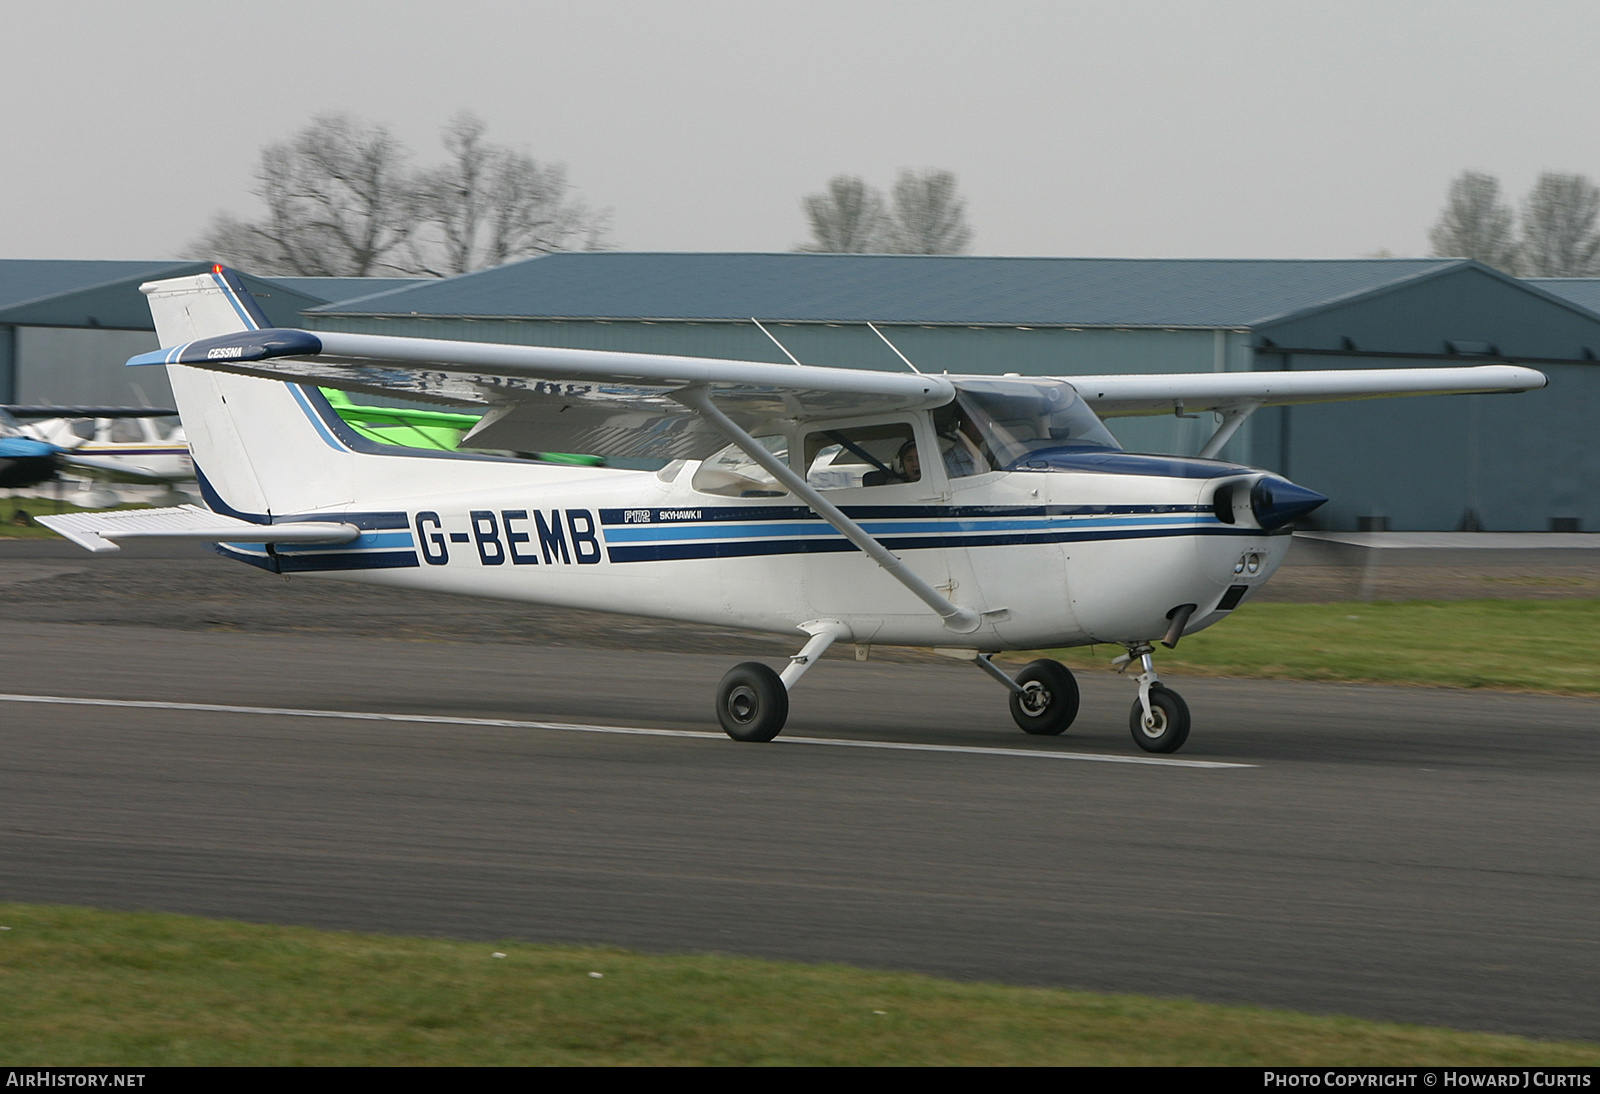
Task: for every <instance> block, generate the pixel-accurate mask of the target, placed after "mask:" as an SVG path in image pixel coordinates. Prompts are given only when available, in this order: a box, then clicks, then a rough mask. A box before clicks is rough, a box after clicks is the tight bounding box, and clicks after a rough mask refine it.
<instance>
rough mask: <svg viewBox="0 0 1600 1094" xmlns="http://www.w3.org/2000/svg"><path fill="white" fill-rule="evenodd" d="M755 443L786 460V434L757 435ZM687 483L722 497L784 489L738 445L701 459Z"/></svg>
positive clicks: (780, 494) (769, 493) (770, 495)
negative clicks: (773, 435)
mask: <svg viewBox="0 0 1600 1094" xmlns="http://www.w3.org/2000/svg"><path fill="white" fill-rule="evenodd" d="M756 443H757V444H759V445H760V446H761V447H762V448H765V449H766V450H767V451H768V452H771V453H772V454H773V455H774V456H776V457H778V459H780V460H783V461H784V462H785V463H787V462H788V460H789V438H788V437H783V436H776V437H757V438H756ZM690 485H691V486H693V487H694V488H695V489H696V490H698V491H700V493H702V494H717V495H720V496H722V497H725V498H781V497H783V496H784V495H785V494H787V493H788V491H787V490H785V489H784V488H783V486H782V485H781V484H780V483H779V482H778V480H777V479H775V478H773V477H772V476H771V475H770V474H768V473H767V469H766V468H764V467H762V466H761V465H760V464H759V463H757V462H756V461H755V460H752V459H751V458H750V457H749V456H747V455H745V452H744V450H743V449H742V448H740V447H739V446H738V445H733V444H730V445H729V446H728V447H727V448H724V449H723V450H722V451H721V452H718V453H717V454H716V455H714V456H711V457H710V458H708V459H706V460H703V461H701V463H700V466H699V467H698V468H697V469H696V470H695V473H694V478H693V479H691V480H690Z"/></svg>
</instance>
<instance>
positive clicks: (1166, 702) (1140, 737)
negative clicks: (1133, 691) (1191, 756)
mask: <svg viewBox="0 0 1600 1094" xmlns="http://www.w3.org/2000/svg"><path fill="white" fill-rule="evenodd" d="M1128 728H1129V729H1130V730H1132V731H1133V740H1134V743H1135V744H1137V745H1138V746H1139V747H1140V748H1142V749H1144V750H1145V751H1146V752H1176V751H1178V749H1180V748H1182V747H1183V742H1184V741H1187V740H1188V739H1189V704H1187V703H1185V702H1184V701H1183V696H1181V695H1179V694H1178V693H1177V692H1175V691H1173V690H1172V689H1171V688H1164V687H1161V686H1160V685H1159V684H1158V685H1156V686H1155V687H1153V688H1151V689H1150V722H1149V724H1146V723H1145V720H1144V707H1143V705H1141V704H1140V702H1139V701H1138V700H1137V699H1135V700H1134V702H1133V711H1132V713H1130V714H1129V715H1128Z"/></svg>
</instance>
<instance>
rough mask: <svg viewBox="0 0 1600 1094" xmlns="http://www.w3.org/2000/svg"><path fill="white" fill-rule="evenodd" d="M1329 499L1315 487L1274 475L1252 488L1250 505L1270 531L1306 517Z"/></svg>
mask: <svg viewBox="0 0 1600 1094" xmlns="http://www.w3.org/2000/svg"><path fill="white" fill-rule="evenodd" d="M1327 500H1328V499H1327V498H1325V497H1323V496H1322V495H1321V494H1319V493H1317V492H1316V491H1315V490H1307V489H1306V488H1305V487H1303V486H1296V485H1295V484H1294V483H1292V482H1290V481H1289V480H1288V479H1279V478H1272V477H1269V478H1265V479H1262V480H1261V481H1259V482H1257V483H1256V485H1255V487H1254V488H1253V489H1252V490H1251V491H1250V508H1251V510H1252V511H1253V512H1254V513H1255V516H1256V523H1257V524H1259V525H1261V527H1263V528H1265V529H1267V530H1268V531H1271V530H1272V529H1274V528H1282V527H1283V526H1284V525H1286V524H1288V523H1290V522H1291V521H1293V520H1296V519H1298V518H1300V517H1303V516H1305V515H1306V514H1307V513H1309V512H1311V510H1313V509H1315V508H1316V507H1317V506H1319V505H1322V504H1324V503H1325V502H1326V501H1327Z"/></svg>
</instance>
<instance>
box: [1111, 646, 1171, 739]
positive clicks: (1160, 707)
mask: <svg viewBox="0 0 1600 1094" xmlns="http://www.w3.org/2000/svg"><path fill="white" fill-rule="evenodd" d="M1154 654H1155V651H1154V650H1153V649H1152V648H1151V647H1150V645H1149V644H1148V643H1145V644H1143V645H1138V646H1129V647H1128V652H1127V653H1125V654H1123V655H1122V656H1121V657H1119V658H1117V659H1116V660H1115V661H1113V662H1111V663H1112V664H1113V665H1115V666H1116V668H1117V671H1118V672H1126V671H1127V669H1128V666H1129V665H1131V664H1133V662H1135V661H1137V662H1139V665H1140V667H1141V668H1143V669H1144V671H1143V672H1141V673H1140V674H1139V677H1138V680H1139V698H1138V701H1137V702H1135V703H1134V704H1133V710H1131V711H1129V712H1128V729H1129V730H1131V731H1132V733H1133V743H1134V744H1136V745H1138V746H1139V747H1140V748H1142V749H1144V750H1145V751H1146V752H1176V751H1178V749H1180V748H1182V747H1183V742H1184V741H1187V740H1188V739H1189V704H1187V703H1185V702H1184V701H1183V696H1181V695H1179V694H1178V693H1177V692H1175V691H1173V690H1172V689H1171V688H1169V687H1164V686H1162V683H1161V680H1160V678H1159V677H1158V676H1156V663H1155V657H1154Z"/></svg>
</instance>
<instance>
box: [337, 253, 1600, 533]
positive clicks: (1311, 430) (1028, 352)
mask: <svg viewBox="0 0 1600 1094" xmlns="http://www.w3.org/2000/svg"><path fill="white" fill-rule="evenodd" d="M752 318H754V319H759V320H761V322H762V323H763V324H764V325H766V326H767V327H768V329H769V330H770V331H772V333H773V334H774V335H776V337H777V338H778V340H780V341H781V342H782V343H783V345H784V346H785V347H786V348H787V349H788V351H789V352H790V353H792V354H794V356H795V357H796V358H798V359H799V360H800V361H802V362H804V363H806V364H827V365H836V366H843V367H850V368H903V367H905V366H904V365H903V364H902V363H901V362H900V361H899V359H898V358H897V357H896V356H895V355H894V353H893V352H892V351H891V350H890V348H889V347H888V346H887V345H885V344H884V342H883V341H882V340H880V339H879V338H878V337H877V336H876V335H874V334H873V333H872V331H871V330H870V329H868V327H867V326H866V324H867V323H869V322H871V323H874V324H876V325H877V326H878V328H879V329H880V330H882V331H883V332H884V333H885V334H886V335H888V337H889V339H890V340H891V341H893V343H894V344H895V346H896V347H898V348H899V350H900V351H901V352H903V353H904V354H905V355H906V356H907V357H908V358H909V359H910V360H911V361H912V362H914V363H915V364H916V365H917V367H919V368H921V369H922V370H924V371H945V370H948V371H951V372H976V373H1004V372H1020V373H1024V374H1029V373H1031V374H1044V375H1066V376H1071V375H1072V374H1074V373H1105V372H1193V371H1211V370H1215V371H1251V370H1256V369H1325V368H1390V367H1406V366H1418V365H1440V364H1469V363H1488V362H1514V363H1519V364H1529V365H1532V366H1534V367H1536V368H1540V369H1542V370H1543V371H1545V372H1546V373H1547V374H1548V375H1549V376H1550V378H1551V385H1550V387H1549V388H1547V389H1545V390H1544V391H1540V392H1530V393H1527V394H1523V395H1513V396H1504V395H1502V396H1467V397H1454V398H1418V399H1399V400H1382V401H1375V402H1369V403H1346V404H1332V405H1324V406H1314V407H1292V408H1281V409H1272V410H1265V411H1262V412H1259V413H1258V414H1257V415H1256V416H1255V418H1254V419H1253V420H1252V421H1250V422H1249V423H1247V424H1246V426H1245V428H1244V429H1242V430H1241V431H1240V432H1239V434H1237V435H1236V436H1235V438H1234V439H1233V440H1232V441H1230V442H1229V445H1228V447H1227V448H1225V449H1224V451H1223V455H1224V457H1225V458H1231V459H1236V460H1239V461H1240V462H1243V463H1249V464H1254V465H1257V466H1262V467H1267V468H1271V469H1273V470H1276V471H1279V472H1282V473H1284V474H1286V475H1289V476H1292V477H1293V478H1294V479H1295V481H1297V482H1300V483H1303V484H1304V485H1306V486H1310V487H1312V488H1313V489H1317V490H1320V491H1322V492H1323V493H1325V494H1327V495H1329V497H1331V498H1332V499H1333V500H1332V501H1331V502H1330V503H1329V504H1328V505H1326V506H1324V507H1323V509H1322V510H1320V511H1319V512H1318V514H1316V515H1315V517H1314V520H1315V522H1316V523H1317V524H1318V525H1319V526H1320V527H1323V528H1327V529H1331V530H1350V529H1356V528H1363V527H1365V528H1388V529H1391V530H1396V531H1401V530H1454V529H1458V528H1465V529H1469V530H1473V529H1479V528H1482V529H1487V530H1494V531H1548V530H1550V529H1552V528H1555V529H1560V530H1569V531H1570V530H1578V529H1580V528H1589V529H1600V433H1597V431H1595V430H1594V429H1593V428H1592V426H1591V425H1590V423H1592V422H1593V421H1594V420H1595V417H1596V414H1597V413H1600V364H1597V363H1596V357H1597V354H1600V313H1597V312H1595V311H1591V310H1590V309H1589V308H1588V307H1584V306H1581V305H1578V304H1576V303H1574V302H1572V301H1571V300H1569V299H1567V298H1565V297H1564V296H1560V295H1557V294H1555V293H1552V292H1549V291H1547V290H1545V289H1543V288H1540V287H1538V286H1537V285H1534V284H1530V283H1528V282H1524V281H1519V280H1517V279H1516V278H1512V277H1508V276H1506V275H1504V274H1502V273H1499V272H1498V271H1495V270H1492V269H1490V268H1488V267H1486V266H1483V265H1480V264H1478V263H1475V262H1471V261H1467V260H1460V259H1362V260H1328V261H1300V260H1167V259H1065V258H973V257H929V256H912V255H812V254H622V253H606V252H602V253H570V254H557V255H546V256H542V257H539V258H534V259H528V260H526V261H522V262H517V263H512V264H509V265H506V266H501V267H498V268H496V269H493V270H485V271H482V272H480V273H474V274H467V275H464V276H461V277H456V278H452V279H450V280H447V281H434V282H426V283H423V284H420V285H416V286H413V287H409V288H403V289H399V290H396V291H391V292H387V293H383V294H379V295H375V296H368V297H364V298H360V299H356V300H349V301H345V302H342V303H334V304H329V305H325V306H322V307H319V308H313V309H311V310H310V311H308V312H307V313H306V320H307V324H308V325H310V326H312V327H318V328H322V329H329V330H345V331H367V332H382V333H389V334H400V335H418V336H429V337H436V338H460V339H468V340H481V341H497V342H514V343H522V344H529V345H560V346H576V347H586V348H594V349H617V350H650V351H654V352H666V353H682V354H689V355H694V356H710V357H735V358H744V359H753V360H764V361H778V362H781V361H783V360H785V357H784V355H783V353H782V351H781V350H780V349H779V347H778V346H777V345H775V344H774V343H773V342H772V341H771V340H769V339H768V337H767V336H766V335H764V334H763V333H762V332H761V331H760V329H759V328H757V327H756V326H755V324H754V323H752V322H751V320H752ZM1175 410H1176V408H1175ZM1110 424H1111V428H1112V430H1113V432H1114V433H1116V434H1117V436H1118V438H1119V439H1120V440H1122V442H1123V443H1124V445H1126V446H1127V447H1129V448H1133V449H1143V450H1146V451H1167V452H1188V453H1192V452H1195V451H1197V450H1198V449H1199V447H1200V445H1201V444H1203V443H1204V441H1205V438H1206V437H1207V436H1209V434H1210V432H1211V429H1212V421H1211V419H1210V416H1209V415H1207V416H1205V419H1204V420H1201V419H1195V418H1179V417H1176V416H1173V417H1169V418H1165V419H1126V418H1124V419H1113V420H1112V422H1111V423H1110Z"/></svg>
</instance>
